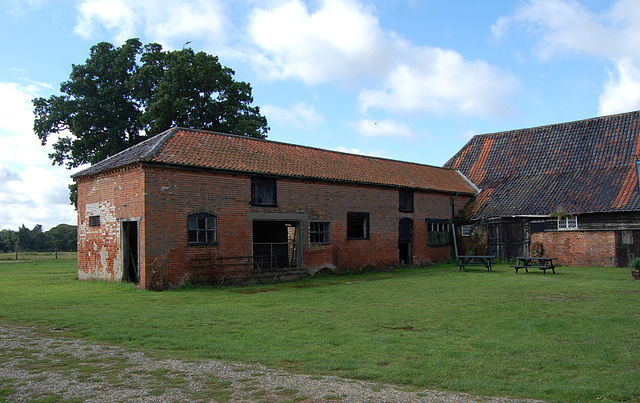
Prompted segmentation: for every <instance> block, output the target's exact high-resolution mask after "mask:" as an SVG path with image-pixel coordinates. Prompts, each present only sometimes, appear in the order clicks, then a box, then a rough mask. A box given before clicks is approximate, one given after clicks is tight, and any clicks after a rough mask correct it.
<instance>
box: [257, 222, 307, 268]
mask: <svg viewBox="0 0 640 403" xmlns="http://www.w3.org/2000/svg"><path fill="white" fill-rule="evenodd" d="M299 250H300V223H299V222H296V221H254V222H253V256H254V259H256V260H257V261H260V262H262V265H263V267H262V268H263V269H283V268H292V267H298V266H299V259H300V256H299Z"/></svg>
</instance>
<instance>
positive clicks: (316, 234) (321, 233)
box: [309, 221, 331, 244]
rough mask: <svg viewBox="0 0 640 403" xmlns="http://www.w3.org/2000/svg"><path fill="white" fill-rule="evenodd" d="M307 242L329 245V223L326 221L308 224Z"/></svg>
mask: <svg viewBox="0 0 640 403" xmlns="http://www.w3.org/2000/svg"><path fill="white" fill-rule="evenodd" d="M309 242H310V243H311V244H329V243H331V223H329V222H328V221H312V222H310V223H309Z"/></svg>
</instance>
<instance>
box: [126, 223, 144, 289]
mask: <svg viewBox="0 0 640 403" xmlns="http://www.w3.org/2000/svg"><path fill="white" fill-rule="evenodd" d="M122 268H123V271H122V281H127V282H129V283H135V284H138V282H139V281H140V270H139V265H138V222H137V221H123V222H122Z"/></svg>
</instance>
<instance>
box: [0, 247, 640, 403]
mask: <svg viewBox="0 0 640 403" xmlns="http://www.w3.org/2000/svg"><path fill="white" fill-rule="evenodd" d="M75 267H76V266H75V260H71V259H67V260H57V261H55V260H39V261H36V262H35V263H34V262H29V263H2V262H0V322H2V323H12V324H26V325H37V326H41V327H42V328H43V329H50V328H55V329H63V330H65V334H67V335H69V336H72V337H82V338H86V339H91V340H97V341H100V342H108V343H114V344H119V345H122V346H126V347H131V348H140V349H144V350H146V351H149V352H151V353H158V354H162V355H163V356H172V357H181V358H185V359H209V358H210V359H220V360H230V361H243V362H260V363H262V364H266V365H269V366H273V367H279V368H284V369H287V370H291V371H296V372H303V373H308V374H318V375H324V374H331V375H339V376H344V377H351V378H358V379H366V380H370V381H374V382H389V383H394V384H398V385H404V386H407V387H411V388H435V389H443V390H453V391H465V392H469V393H473V394H483V395H496V396H497V395H505V396H512V397H530V398H539V399H546V400H551V401H596V400H601V401H602V400H604V401H607V400H610V401H621V400H632V401H633V400H635V401H637V400H640V380H639V378H640V346H639V344H640V282H639V281H632V280H631V275H630V270H629V269H621V268H569V267H561V268H558V269H557V270H556V272H557V274H555V275H554V274H551V273H549V274H547V275H543V274H542V272H534V271H533V270H532V271H531V272H530V273H524V272H521V273H518V274H517V275H516V274H515V272H514V271H513V269H511V268H509V267H508V266H496V267H495V268H494V271H493V272H487V271H486V270H480V269H477V270H469V271H466V272H459V271H458V268H457V266H452V265H436V266H432V267H428V268H420V269H409V270H400V271H396V272H392V273H378V274H366V275H354V276H343V277H325V278H321V279H315V280H308V281H303V282H297V283H287V284H271V285H262V286H251V287H244V288H240V287H234V288H200V289H181V290H173V291H165V292H161V293H154V292H149V291H143V290H138V289H136V288H135V287H134V286H133V285H130V284H120V283H107V282H98V281H96V282H93V281H91V282H79V281H76V271H75V270H76V269H75Z"/></svg>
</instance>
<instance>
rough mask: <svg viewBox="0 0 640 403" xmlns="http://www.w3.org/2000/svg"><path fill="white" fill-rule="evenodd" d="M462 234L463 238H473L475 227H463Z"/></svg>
mask: <svg viewBox="0 0 640 403" xmlns="http://www.w3.org/2000/svg"><path fill="white" fill-rule="evenodd" d="M460 232H461V233H462V236H471V234H472V233H473V225H463V226H462V227H461V230H460Z"/></svg>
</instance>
